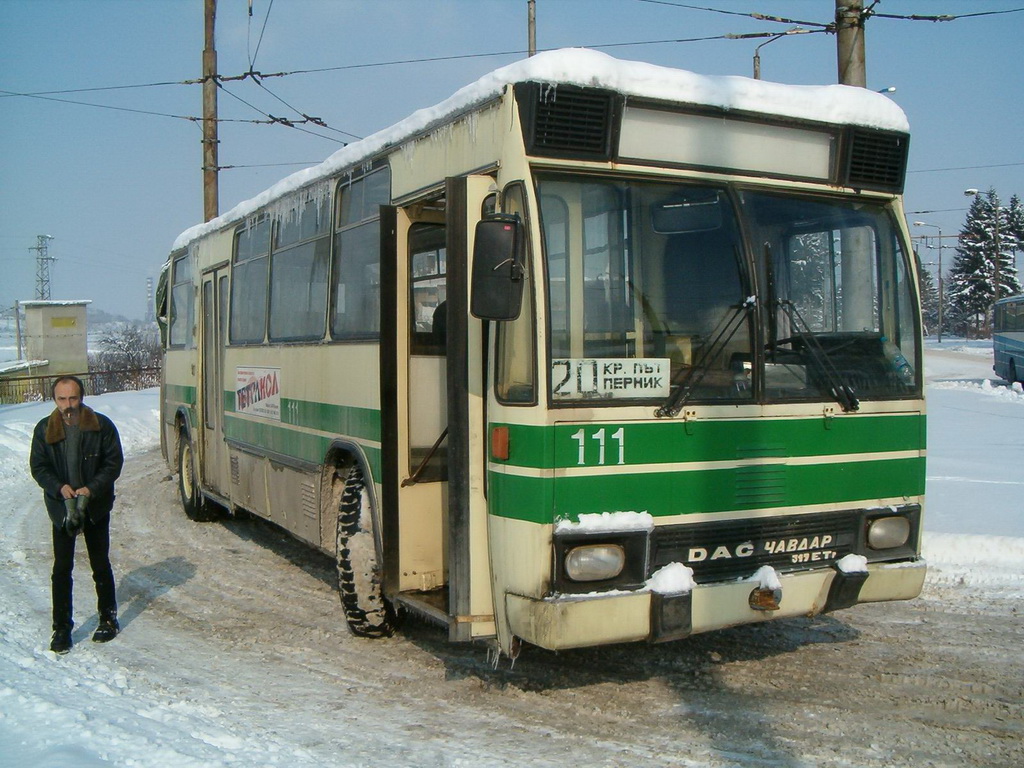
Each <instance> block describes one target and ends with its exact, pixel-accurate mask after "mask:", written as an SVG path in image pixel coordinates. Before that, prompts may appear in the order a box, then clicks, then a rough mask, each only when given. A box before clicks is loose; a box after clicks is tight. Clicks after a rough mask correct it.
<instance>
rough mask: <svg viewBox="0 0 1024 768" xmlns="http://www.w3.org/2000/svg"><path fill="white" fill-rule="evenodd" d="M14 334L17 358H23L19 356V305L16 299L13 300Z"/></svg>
mask: <svg viewBox="0 0 1024 768" xmlns="http://www.w3.org/2000/svg"><path fill="white" fill-rule="evenodd" d="M14 335H15V337H16V338H17V340H18V342H17V343H18V359H19V360H22V359H24V358H23V357H22V356H21V307H20V306H19V304H18V300H17V299H15V300H14Z"/></svg>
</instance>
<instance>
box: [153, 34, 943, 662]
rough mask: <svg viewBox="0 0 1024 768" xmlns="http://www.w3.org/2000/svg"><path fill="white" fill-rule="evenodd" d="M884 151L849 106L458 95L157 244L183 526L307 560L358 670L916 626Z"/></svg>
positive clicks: (871, 115)
mask: <svg viewBox="0 0 1024 768" xmlns="http://www.w3.org/2000/svg"><path fill="white" fill-rule="evenodd" d="M907 146H908V127H907V123H906V119H905V116H904V115H903V113H902V111H901V110H900V109H899V108H898V107H897V106H895V105H894V104H893V103H892V102H891V101H890V100H889V99H888V98H886V97H885V96H882V95H879V94H876V93H873V92H869V91H866V90H864V89H856V88H850V87H846V86H822V87H817V86H784V85H778V84H772V83H767V82H761V81H755V80H748V79H745V78H738V77H737V78H715V77H703V76H698V75H695V74H692V73H689V72H684V71H680V70H674V69H666V68H662V67H656V66H653V65H648V64H640V63H635V62H624V61H618V60H615V59H613V58H610V57H608V56H605V55H604V54H600V53H596V52H593V51H586V50H574V51H559V52H551V53H545V54H541V55H538V56H535V57H533V58H530V59H528V60H526V61H523V62H520V63H516V64H512V65H509V66H507V67H505V68H503V69H499V70H497V71H495V72H493V73H491V74H489V75H488V76H486V77H484V78H482V79H481V80H480V81H478V82H477V83H475V84H473V85H470V86H468V87H466V88H464V89H463V90H461V91H459V92H458V93H456V94H455V95H454V96H452V97H451V98H449V99H448V100H447V101H445V102H443V103H441V104H439V105H437V106H436V107H434V108H431V109H427V110H422V111H420V112H417V113H415V114H413V115H412V116H410V117H409V118H407V119H406V120H404V121H402V122H400V123H398V124H397V125H395V126H393V127H391V128H389V129H387V130H384V131H382V132H380V133H378V134H376V135H375V136H372V137H370V138H368V139H365V140H362V141H360V142H358V143H354V144H351V145H349V146H347V147H345V148H343V149H341V150H339V151H338V152H337V153H336V154H334V155H333V156H332V157H330V158H329V159H328V160H327V161H325V162H324V163H323V164H322V165H320V166H317V167H314V168H310V169H308V170H306V171H303V172H300V173H298V174H296V175H294V176H291V177H289V178H287V179H285V180H283V181H282V182H280V183H279V184H278V185H276V186H274V187H272V188H270V189H269V190H267V191H266V192H264V193H263V194H261V195H259V196H258V197H256V198H254V199H252V200H250V201H248V202H245V203H242V204H240V205H239V206H238V207H236V208H235V209H234V210H232V211H229V212H228V213H226V214H224V215H222V216H220V217H219V218H217V219H215V220H213V221H210V222H208V223H206V224H201V225H198V226H196V227H194V228H192V229H190V230H188V231H187V232H185V233H183V234H182V235H181V236H180V237H179V238H178V240H177V241H176V243H175V244H174V246H173V250H172V252H171V254H170V257H169V259H168V261H167V265H166V268H165V270H164V271H163V276H162V279H161V290H160V292H159V293H160V296H161V298H160V299H158V302H159V312H158V314H160V315H161V317H162V318H163V319H164V320H165V322H166V335H165V354H164V367H163V377H164V380H163V384H162V395H161V406H162V414H161V421H162V431H161V434H162V445H163V449H164V452H165V456H166V458H167V460H168V461H169V462H170V464H171V465H172V467H173V469H174V470H175V471H176V472H177V474H178V477H179V487H180V492H181V502H182V504H183V506H184V509H185V511H186V512H187V513H188V515H189V516H191V517H192V518H196V519H201V518H206V517H212V516H214V515H215V514H217V512H218V511H221V510H224V509H227V510H229V511H231V510H246V511H248V512H250V513H253V514H255V515H257V516H259V517H262V518H266V519H267V520H270V521H272V522H273V523H276V524H277V525H279V526H281V527H282V528H284V529H286V530H287V531H289V532H290V533H291V534H293V535H294V536H295V537H297V538H298V539H300V540H303V541H305V542H308V543H309V544H310V545H311V546H312V547H315V548H317V549H319V550H321V551H323V552H325V553H328V554H329V555H331V556H333V557H335V558H336V559H337V564H338V579H339V588H340V593H341V603H342V608H343V613H344V616H345V619H346V620H347V623H348V625H349V627H350V628H351V630H352V631H353V632H354V633H356V634H358V635H366V636H374V635H386V634H390V633H391V632H393V631H394V629H395V623H396V616H398V615H399V614H400V613H401V612H413V613H416V614H420V615H422V616H424V617H427V618H429V619H432V620H434V621H436V622H437V623H439V624H440V625H442V626H443V627H445V628H446V630H447V633H448V636H449V637H450V638H451V639H452V640H456V641H471V640H477V639H487V640H492V641H494V642H496V644H497V647H498V648H499V649H500V650H501V651H502V652H503V653H505V654H509V655H512V656H514V655H515V654H516V653H517V652H518V649H519V647H520V644H521V643H523V642H527V643H531V644H535V645H537V646H541V647H544V648H548V649H563V648H572V647H582V646H593V645H599V644H606V643H619V642H627V641H650V642H659V641H666V640H674V639H678V638H684V637H687V636H689V635H691V634H694V633H699V632H706V631H709V630H714V629H718V628H723V627H728V626H733V625H739V624H744V623H750V622H760V621H765V620H769V619H773V618H779V617H792V616H806V615H814V614H818V613H821V612H826V611H833V610H836V609H841V608H845V607H849V606H852V605H854V604H856V603H863V602H871V601H884V600H900V599H908V598H912V597H915V596H916V595H918V594H919V592H920V590H921V587H922V583H923V580H924V574H925V563H924V561H923V559H922V558H921V552H920V537H921V520H922V507H923V494H924V487H925V468H924V465H925V407H924V402H923V399H922V377H921V370H922V365H921V361H922V345H921V324H920V320H919V298H918V295H917V289H916V285H917V280H916V277H915V271H914V270H915V266H914V261H913V259H912V258H911V254H912V251H911V248H910V247H909V244H910V239H909V236H908V233H907V230H906V224H905V221H904V216H903V212H902V208H901V193H902V188H903V183H904V175H905V172H906V160H907Z"/></svg>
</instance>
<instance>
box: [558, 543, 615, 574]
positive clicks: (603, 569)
mask: <svg viewBox="0 0 1024 768" xmlns="http://www.w3.org/2000/svg"><path fill="white" fill-rule="evenodd" d="M625 565H626V551H625V550H624V549H623V548H622V547H621V546H620V545H618V544H586V545H583V546H580V547H573V548H572V549H570V550H569V551H568V552H567V553H566V555H565V575H566V576H568V577H569V578H570V579H572V580H573V581H604V580H605V579H614V578H615V577H616V576H618V575H619V574H620V573H622V569H623V568H624V567H625Z"/></svg>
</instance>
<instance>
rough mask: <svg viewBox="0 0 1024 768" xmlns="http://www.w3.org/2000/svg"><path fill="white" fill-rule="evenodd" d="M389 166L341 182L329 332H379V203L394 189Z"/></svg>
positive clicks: (372, 335)
mask: <svg viewBox="0 0 1024 768" xmlns="http://www.w3.org/2000/svg"><path fill="white" fill-rule="evenodd" d="M390 190H391V176H390V171H389V170H388V169H387V168H384V169H381V170H380V171H374V172H373V173H371V174H370V175H368V176H364V177H362V178H361V179H357V180H356V181H354V182H352V183H351V184H347V183H345V182H342V183H341V184H340V185H339V186H338V195H337V198H338V202H337V208H338V218H337V224H336V230H335V235H334V262H333V264H332V265H331V274H332V281H333V283H332V291H331V337H332V338H334V339H376V338H377V337H378V336H379V335H380V206H382V205H387V204H388V202H389V200H390V194H391V191H390Z"/></svg>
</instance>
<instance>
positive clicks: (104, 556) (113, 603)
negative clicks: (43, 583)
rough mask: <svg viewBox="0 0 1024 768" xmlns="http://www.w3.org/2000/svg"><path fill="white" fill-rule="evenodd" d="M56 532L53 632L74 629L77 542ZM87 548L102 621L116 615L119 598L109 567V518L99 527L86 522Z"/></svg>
mask: <svg viewBox="0 0 1024 768" xmlns="http://www.w3.org/2000/svg"><path fill="white" fill-rule="evenodd" d="M51 528H52V529H53V574H52V576H51V579H50V582H51V585H52V587H53V628H54V629H55V630H56V629H71V627H73V626H74V620H73V618H72V617H73V615H74V614H73V611H72V598H71V591H72V584H73V582H72V578H71V571H72V569H73V568H74V567H75V539H76V538H78V537H77V536H76V537H71V536H68V534H67V533H66V532H65V531H64V529H63V528H58V527H57V526H51ZM82 535H83V536H84V538H85V547H86V549H87V550H88V551H89V565H90V566H91V567H92V579H93V581H94V582H96V608H97V610H98V611H99V614H100V618H101V619H102V618H103V617H104V616H116V615H117V597H116V596H115V594H114V570H113V569H112V568H111V567H110V517H109V516H108V517H105V518H104V519H103V520H102V521H101V522H99V523H93V522H91V521H90V520H86V523H85V529H84V530H83V531H82Z"/></svg>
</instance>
